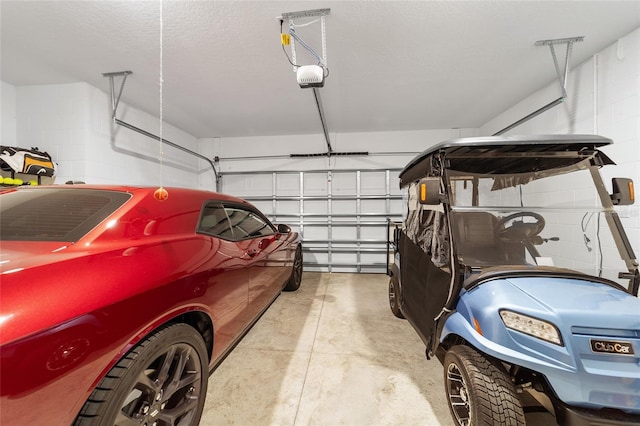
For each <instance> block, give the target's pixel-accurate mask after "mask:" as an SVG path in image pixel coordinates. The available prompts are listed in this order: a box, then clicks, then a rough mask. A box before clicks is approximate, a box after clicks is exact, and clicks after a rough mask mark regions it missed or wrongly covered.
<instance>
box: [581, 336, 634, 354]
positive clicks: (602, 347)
mask: <svg viewBox="0 0 640 426" xmlns="http://www.w3.org/2000/svg"><path fill="white" fill-rule="evenodd" d="M591 350H592V351H593V352H598V353H607V354H618V355H633V353H634V352H633V346H631V343H629V342H613V341H610V340H593V339H592V340H591Z"/></svg>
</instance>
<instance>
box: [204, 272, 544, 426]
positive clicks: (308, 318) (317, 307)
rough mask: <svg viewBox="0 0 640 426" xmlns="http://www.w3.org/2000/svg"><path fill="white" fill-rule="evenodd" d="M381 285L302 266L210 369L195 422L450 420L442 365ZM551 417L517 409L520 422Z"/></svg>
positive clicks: (383, 280) (374, 279)
mask: <svg viewBox="0 0 640 426" xmlns="http://www.w3.org/2000/svg"><path fill="white" fill-rule="evenodd" d="M387 284H388V278H387V276H386V275H384V274H335V273H334V274H326V273H313V272H305V273H304V275H303V278H302V285H301V287H300V289H299V290H298V291H297V292H294V293H283V294H282V295H281V296H280V297H278V299H277V300H276V301H275V302H274V303H273V305H272V306H271V307H270V308H269V309H268V310H267V312H265V314H264V315H263V316H262V318H261V319H260V320H259V321H258V322H257V323H256V325H255V326H254V327H253V328H252V329H251V330H250V331H249V333H248V334H247V335H246V336H245V337H244V339H243V340H242V341H241V342H240V343H239V344H238V346H237V347H236V348H235V349H234V350H233V351H232V352H231V354H230V355H229V356H228V357H227V359H225V360H224V361H223V362H222V364H221V365H220V366H219V367H218V369H217V370H216V371H215V372H214V373H213V374H212V375H211V377H210V378H209V391H208V393H207V402H206V404H205V408H204V414H203V416H202V420H201V422H200V424H201V425H202V426H214V425H216V426H219V425H292V426H293V425H354V426H356V425H358V426H359V425H363V426H364V425H434V426H436V425H453V422H452V420H451V417H450V414H449V409H448V407H447V405H446V401H445V396H444V387H443V377H442V375H443V372H442V366H441V365H440V363H439V362H438V360H436V359H432V360H431V361H427V360H426V359H425V356H424V350H425V347H424V344H423V343H422V341H421V340H420V338H419V337H418V336H417V334H416V333H415V332H414V331H413V329H412V328H411V326H410V325H409V324H408V323H407V322H406V321H404V320H400V319H397V318H395V317H394V316H393V314H392V313H391V311H390V310H389V306H388V301H387ZM550 420H551V422H550ZM552 420H553V419H552V418H550V416H546V415H541V414H531V415H527V424H529V425H552V424H554V423H553V422H552Z"/></svg>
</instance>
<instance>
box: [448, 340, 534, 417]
mask: <svg viewBox="0 0 640 426" xmlns="http://www.w3.org/2000/svg"><path fill="white" fill-rule="evenodd" d="M444 384H445V391H446V396H447V403H448V405H449V410H450V411H451V415H452V417H453V420H454V422H455V424H456V425H460V426H480V425H487V426H488V425H507V426H517V425H524V424H525V417H524V411H523V409H522V404H521V403H520V400H519V399H518V395H517V394H516V391H515V388H514V386H513V383H512V381H511V379H510V378H509V377H508V376H507V374H506V372H505V371H504V369H503V368H502V366H499V365H496V364H494V363H492V362H491V361H490V360H488V359H487V358H485V357H484V356H483V355H481V354H480V353H478V352H477V351H475V350H474V349H472V348H470V347H468V346H462V345H458V346H454V347H452V348H451V349H449V351H447V353H446V355H445V358H444Z"/></svg>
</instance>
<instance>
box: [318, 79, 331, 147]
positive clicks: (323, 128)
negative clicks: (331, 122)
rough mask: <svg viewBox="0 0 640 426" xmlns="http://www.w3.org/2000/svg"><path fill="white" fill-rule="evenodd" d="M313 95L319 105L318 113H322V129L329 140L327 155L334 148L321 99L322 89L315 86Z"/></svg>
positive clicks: (325, 137)
mask: <svg viewBox="0 0 640 426" xmlns="http://www.w3.org/2000/svg"><path fill="white" fill-rule="evenodd" d="M313 97H314V98H315V100H316V106H317V107H318V113H319V114H320V122H321V123H322V130H323V131H324V139H325V140H326V141H327V149H328V152H327V155H329V156H330V155H331V154H332V153H333V148H332V147H331V139H330V138H329V129H328V128H327V120H326V118H325V116H324V108H322V100H321V99H320V90H318V88H317V87H314V88H313Z"/></svg>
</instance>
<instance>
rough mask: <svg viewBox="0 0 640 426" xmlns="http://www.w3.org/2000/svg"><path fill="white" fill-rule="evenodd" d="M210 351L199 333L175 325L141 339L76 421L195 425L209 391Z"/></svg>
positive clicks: (110, 425) (79, 423)
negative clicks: (208, 351) (208, 352)
mask: <svg viewBox="0 0 640 426" xmlns="http://www.w3.org/2000/svg"><path fill="white" fill-rule="evenodd" d="M207 381H208V356H207V348H206V346H205V343H204V340H203V339H202V337H201V336H200V334H199V333H198V332H197V331H196V330H195V329H194V328H193V327H191V326H189V325H187V324H173V325H169V326H166V327H164V328H161V329H159V330H158V331H156V332H154V333H153V334H151V335H150V336H148V337H147V338H145V339H144V340H143V341H141V342H140V343H138V344H137V345H136V346H135V347H134V348H133V349H132V350H131V351H129V353H127V355H126V356H124V357H123V358H122V359H121V360H120V361H119V362H118V363H117V364H116V365H115V366H114V367H113V368H112V369H111V370H110V371H109V373H108V374H107V375H106V376H105V377H104V378H103V379H102V381H101V382H100V383H99V384H98V386H96V388H95V389H94V391H93V392H92V393H91V395H90V396H89V399H88V400H87V401H86V402H85V404H84V406H83V407H82V409H81V411H80V414H78V417H77V418H76V420H75V422H74V425H76V426H87V425H92V426H94V425H99V426H102V425H104V426H106V425H108V426H113V425H116V424H134V423H139V424H147V425H152V424H169V425H177V424H178V423H179V424H181V425H183V424H184V425H192V426H196V425H197V424H198V423H199V422H200V417H201V416H202V410H203V407H204V402H205V397H206V395H207Z"/></svg>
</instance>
